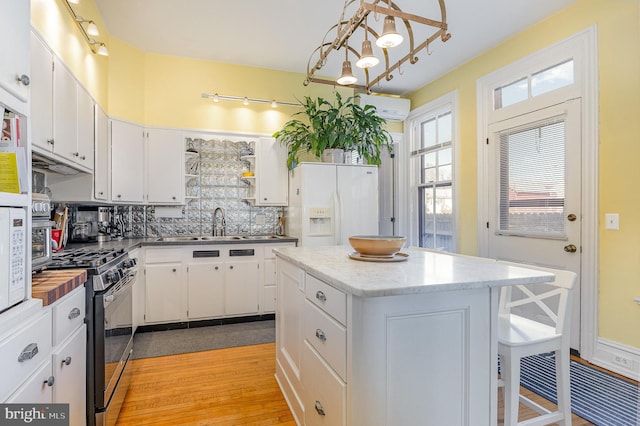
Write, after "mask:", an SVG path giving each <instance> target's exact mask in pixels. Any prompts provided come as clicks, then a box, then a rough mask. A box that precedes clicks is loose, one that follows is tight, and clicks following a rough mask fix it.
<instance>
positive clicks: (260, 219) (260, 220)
mask: <svg viewBox="0 0 640 426" xmlns="http://www.w3.org/2000/svg"><path fill="white" fill-rule="evenodd" d="M256 225H264V215H263V214H257V215H256Z"/></svg>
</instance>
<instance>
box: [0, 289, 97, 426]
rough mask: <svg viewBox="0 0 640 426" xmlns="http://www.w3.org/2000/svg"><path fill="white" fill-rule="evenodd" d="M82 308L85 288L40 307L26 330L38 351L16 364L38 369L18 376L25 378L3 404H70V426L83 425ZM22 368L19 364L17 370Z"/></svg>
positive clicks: (84, 337)
mask: <svg viewBox="0 0 640 426" xmlns="http://www.w3.org/2000/svg"><path fill="white" fill-rule="evenodd" d="M84 309H85V289H84V287H78V288H76V289H75V290H74V291H72V292H71V293H69V294H67V295H66V296H64V297H63V298H61V299H60V300H58V301H56V302H55V303H53V304H52V305H50V306H47V307H45V308H43V309H42V310H41V312H40V313H39V317H38V319H37V320H36V321H35V322H34V323H33V325H32V326H27V327H26V328H25V332H26V333H25V334H24V337H25V338H26V339H27V340H26V341H29V342H31V343H34V344H37V346H38V351H37V353H35V354H34V355H33V357H31V358H30V359H27V360H25V361H23V362H21V363H19V364H25V366H26V365H28V363H34V364H33V365H34V366H37V367H35V371H34V372H33V373H30V374H28V375H26V376H24V375H21V377H22V378H24V377H27V379H26V380H25V381H24V383H22V384H21V385H20V387H19V388H18V389H17V390H16V391H15V392H13V393H12V394H11V396H10V397H9V398H8V399H7V400H6V402H11V403H42V404H46V403H61V404H69V424H71V425H82V424H84V423H85V422H86V387H85V386H84V384H85V383H86V346H87V326H86V324H84V318H85V312H84ZM22 343H23V342H21V343H20V344H19V345H18V346H22ZM27 347H28V346H27ZM12 359H13V357H12ZM16 359H17V357H16ZM38 363H39V364H38ZM23 368H24V367H23V366H22V365H20V366H19V367H18V368H17V369H16V370H20V369H23ZM29 368H34V367H29ZM0 400H1V399H0Z"/></svg>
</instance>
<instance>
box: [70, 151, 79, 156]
mask: <svg viewBox="0 0 640 426" xmlns="http://www.w3.org/2000/svg"><path fill="white" fill-rule="evenodd" d="M71 155H73V156H74V157H79V156H80V153H79V152H74V153H73V154H71Z"/></svg>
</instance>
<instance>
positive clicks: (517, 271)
mask: <svg viewBox="0 0 640 426" xmlns="http://www.w3.org/2000/svg"><path fill="white" fill-rule="evenodd" d="M274 252H275V253H276V255H277V256H278V257H281V258H283V259H285V260H288V261H290V262H291V263H293V264H295V265H297V266H299V267H300V268H302V269H303V270H305V271H306V272H308V273H309V274H311V275H313V276H314V277H316V278H318V279H320V280H322V281H324V282H326V283H328V284H330V285H332V286H333V287H336V288H338V289H340V290H342V291H345V292H347V293H350V294H353V295H354V296H361V297H379V296H393V295H406V294H416V293H428V292H440V291H454V290H471V289H479V288H489V287H501V286H505V285H517V284H533V283H540V282H547V281H553V280H554V275H553V274H550V273H546V272H542V271H538V270H533V269H526V268H520V267H514V266H509V265H504V264H500V263H497V262H495V261H493V260H491V259H485V258H480V257H473V256H459V255H452V254H448V253H434V252H428V251H422V250H410V249H403V250H402V253H406V254H408V255H409V256H408V258H407V260H406V261H402V262H363V261H360V260H354V259H351V258H349V254H350V253H352V252H353V249H352V248H351V247H349V246H329V247H282V248H278V249H275V250H274Z"/></svg>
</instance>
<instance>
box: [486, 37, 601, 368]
mask: <svg viewBox="0 0 640 426" xmlns="http://www.w3.org/2000/svg"><path fill="white" fill-rule="evenodd" d="M569 58H573V59H574V84H572V85H570V86H566V87H563V88H560V89H557V90H554V91H552V92H548V93H544V94H542V95H539V96H536V97H534V98H531V99H530V100H528V101H527V102H520V103H516V104H513V105H510V106H507V107H503V108H500V109H498V110H494V109H493V90H494V89H495V88H497V87H500V86H502V85H505V84H507V83H509V82H512V81H515V80H516V79H518V78H520V77H523V76H525V75H528V74H531V73H534V72H536V71H539V70H542V69H545V68H548V67H550V66H553V65H556V64H559V63H561V62H563V61H565V60H567V59H569ZM597 70H598V57H597V28H596V26H595V25H594V26H591V27H589V28H587V29H585V30H583V31H580V32H579V33H577V34H574V35H573V36H570V37H568V38H566V39H564V40H561V41H559V42H558V43H555V44H553V45H551V46H549V47H546V48H544V49H542V50H540V51H538V52H535V53H533V54H531V55H529V56H527V57H525V58H523V59H521V60H519V61H516V62H514V63H512V64H509V65H507V66H505V67H503V68H501V69H499V70H497V71H495V72H493V73H491V74H488V75H486V76H484V77H482V78H480V79H478V81H477V85H476V90H477V92H476V95H477V115H478V121H477V126H478V127H477V137H478V139H477V148H478V157H477V159H478V223H477V229H478V254H479V255H481V256H482V255H486V253H488V231H487V228H486V224H487V222H488V221H489V220H490V217H489V205H488V201H489V200H488V199H487V197H486V196H484V195H485V194H486V192H485V191H486V188H488V185H489V179H488V170H486V165H487V164H488V155H489V150H488V149H487V145H486V140H487V138H488V137H489V135H488V126H489V123H495V122H498V121H502V120H505V119H507V118H510V117H514V116H518V115H522V114H525V113H527V112H529V111H532V110H537V109H542V108H545V107H547V106H549V105H552V104H553V103H558V99H564V100H566V99H572V98H581V99H582V118H581V122H582V129H581V132H582V142H583V145H582V167H581V168H582V176H581V180H582V193H581V197H582V206H581V209H582V259H583V262H582V267H581V270H580V275H581V285H582V293H581V297H582V301H581V312H583V313H585V314H586V313H589V315H583V316H582V320H581V356H582V357H583V358H584V359H586V360H588V361H591V360H593V357H594V353H595V349H596V345H597V330H598V327H597V321H598V292H597V269H598V170H599V169H598V109H597V108H598V76H597Z"/></svg>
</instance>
